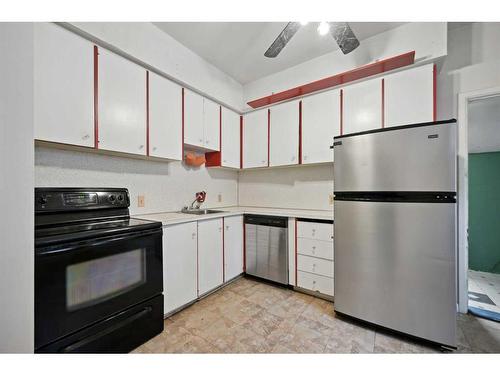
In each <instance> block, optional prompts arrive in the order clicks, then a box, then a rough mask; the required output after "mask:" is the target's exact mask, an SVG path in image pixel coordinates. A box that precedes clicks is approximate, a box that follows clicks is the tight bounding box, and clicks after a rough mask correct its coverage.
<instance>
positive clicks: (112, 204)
mask: <svg viewBox="0 0 500 375" xmlns="http://www.w3.org/2000/svg"><path fill="white" fill-rule="evenodd" d="M129 205H130V198H129V194H128V190H127V189H116V188H36V189H35V351H36V352H39V353H42V352H46V353H47V352H48V353H123V352H128V351H130V350H132V349H134V348H135V347H137V346H138V345H140V344H142V343H143V342H145V341H147V340H148V339H150V338H151V337H153V336H155V335H157V334H158V333H160V332H161V331H162V330H163V295H162V292H163V269H162V228H161V223H159V222H153V221H147V220H138V219H131V218H130V215H129V209H128V207H129Z"/></svg>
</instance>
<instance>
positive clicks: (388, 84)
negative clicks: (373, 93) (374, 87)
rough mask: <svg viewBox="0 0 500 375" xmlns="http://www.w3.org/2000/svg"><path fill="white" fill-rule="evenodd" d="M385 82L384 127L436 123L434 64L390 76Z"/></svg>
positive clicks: (385, 78)
mask: <svg viewBox="0 0 500 375" xmlns="http://www.w3.org/2000/svg"><path fill="white" fill-rule="evenodd" d="M384 81H385V82H384V91H385V103H384V107H385V108H384V111H385V112H384V113H385V125H384V126H385V127H390V126H398V125H407V124H414V123H419V122H429V121H433V119H434V65H433V64H427V65H424V66H420V67H417V68H413V69H408V70H405V71H402V72H399V73H394V74H389V75H387V76H386V77H384Z"/></svg>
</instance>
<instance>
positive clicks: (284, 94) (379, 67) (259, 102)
mask: <svg viewBox="0 0 500 375" xmlns="http://www.w3.org/2000/svg"><path fill="white" fill-rule="evenodd" d="M414 61H415V51H411V52H407V53H403V54H401V55H398V56H394V57H390V58H388V59H385V60H381V61H376V62H374V63H371V64H367V65H363V66H360V67H359V68H356V69H352V70H349V71H347V72H343V73H339V74H336V75H333V76H330V77H327V78H323V79H320V80H318V81H314V82H310V83H307V84H305V85H302V86H297V87H294V88H292V89H288V90H285V91H281V92H278V93H276V94H272V95H269V96H265V97H262V98H259V99H256V100H252V101H249V102H248V103H247V104H248V105H249V106H250V107H252V108H259V107H263V106H266V105H270V104H274V103H278V102H281V101H283V100H288V99H292V98H295V97H297V96H301V95H306V94H310V93H312V92H315V91H320V90H324V89H327V88H332V87H334V86H338V85H343V84H345V83H348V82H352V81H356V80H358V79H362V78H367V77H370V76H373V75H376V74H380V73H383V72H387V71H390V70H393V69H397V68H402V67H403V66H407V65H411V64H413V63H414Z"/></svg>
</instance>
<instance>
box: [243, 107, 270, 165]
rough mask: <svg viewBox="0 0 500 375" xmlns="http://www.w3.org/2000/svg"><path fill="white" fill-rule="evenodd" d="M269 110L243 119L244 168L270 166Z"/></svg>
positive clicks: (256, 112)
mask: <svg viewBox="0 0 500 375" xmlns="http://www.w3.org/2000/svg"><path fill="white" fill-rule="evenodd" d="M267 113H268V110H267V109H262V110H259V111H254V112H250V113H248V114H246V115H245V116H244V117H243V168H255V167H267V166H268V142H269V137H268V114H267Z"/></svg>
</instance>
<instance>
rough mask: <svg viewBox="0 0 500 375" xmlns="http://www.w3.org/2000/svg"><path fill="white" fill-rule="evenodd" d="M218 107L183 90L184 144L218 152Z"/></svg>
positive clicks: (201, 97) (199, 96)
mask: <svg viewBox="0 0 500 375" xmlns="http://www.w3.org/2000/svg"><path fill="white" fill-rule="evenodd" d="M219 111H220V106H219V105H218V104H217V103H215V102H213V101H211V100H209V99H206V98H204V97H203V96H201V95H198V94H196V93H194V92H192V91H190V90H187V89H185V90H184V143H186V144H187V145H189V146H195V147H199V148H203V149H207V150H212V151H219V147H220V146H219V144H220V112H219Z"/></svg>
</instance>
